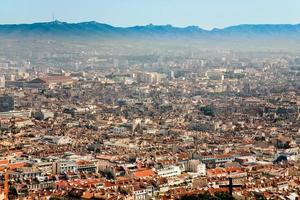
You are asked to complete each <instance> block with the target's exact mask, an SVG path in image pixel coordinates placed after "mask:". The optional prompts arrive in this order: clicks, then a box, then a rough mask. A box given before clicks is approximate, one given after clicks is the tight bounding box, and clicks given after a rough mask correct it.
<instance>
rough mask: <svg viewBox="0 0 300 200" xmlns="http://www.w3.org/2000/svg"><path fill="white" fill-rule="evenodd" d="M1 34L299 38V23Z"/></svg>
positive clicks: (76, 26) (18, 29) (67, 27)
mask: <svg viewBox="0 0 300 200" xmlns="http://www.w3.org/2000/svg"><path fill="white" fill-rule="evenodd" d="M0 35H1V36H2V37H4V36H6V37H30V36H35V37H36V36H39V37H43V36H56V37H64V36H75V37H82V36H85V37H86V36H91V37H162V38H163V37H171V38H172V37H188V38H194V37H195V38H198V37H200V38H206V37H208V38H211V37H242V38H252V37H279V38H285V37H297V38H300V24H297V25H290V24H274V25H270V24H265V25H237V26H231V27H227V28H224V29H213V30H204V29H201V28H199V27H197V26H189V27H185V28H179V27H174V26H171V25H152V24H150V25H146V26H133V27H126V28H123V27H114V26H111V25H108V24H102V23H98V22H94V21H91V22H82V23H66V22H60V21H53V22H44V23H33V24H8V25H0Z"/></svg>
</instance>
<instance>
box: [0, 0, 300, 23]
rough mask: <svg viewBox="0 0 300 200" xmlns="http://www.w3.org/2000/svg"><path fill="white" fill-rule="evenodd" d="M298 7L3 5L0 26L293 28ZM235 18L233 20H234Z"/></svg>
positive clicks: (11, 1) (176, 0)
mask: <svg viewBox="0 0 300 200" xmlns="http://www.w3.org/2000/svg"><path fill="white" fill-rule="evenodd" d="M299 6H300V2H295V1H292V0H288V1H276V2H274V1H271V0H264V1H258V0H255V1H251V2H250V1H249V2H245V1H243V2H241V1H238V0H228V1H226V2H225V1H224V2H220V1H217V0H213V1H204V0H201V1H196V0H188V1H184V2H183V1H180V0H172V1H171V0H165V1H158V0H153V1H145V0H142V1H137V0H128V1H120V0H114V1H104V0H100V1H96V0H89V1H82V0H78V1H76V2H74V1H70V0H64V1H58V0H52V1H49V0H44V1H42V2H41V1H37V0H26V1H22V2H20V1H16V0H3V1H1V2H0V13H1V15H0V24H20V23H34V22H46V21H52V20H53V19H57V20H59V21H65V22H71V23H72V22H83V21H97V22H101V23H106V24H111V25H113V26H121V27H128V26H134V25H145V24H150V23H153V24H159V25H160V24H161V25H164V24H171V25H174V26H179V27H186V26H189V25H196V26H199V27H201V28H205V29H212V28H224V27H227V26H232V25H238V24H298V23H300V13H299V12H298V10H297V8H298V7H299ZM236 16H238V17H236Z"/></svg>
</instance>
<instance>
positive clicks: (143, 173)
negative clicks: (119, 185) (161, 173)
mask: <svg viewBox="0 0 300 200" xmlns="http://www.w3.org/2000/svg"><path fill="white" fill-rule="evenodd" d="M133 175H134V176H136V177H139V178H144V177H149V176H154V175H155V173H154V171H153V170H152V169H146V170H141V171H136V172H135V173H134V174H133Z"/></svg>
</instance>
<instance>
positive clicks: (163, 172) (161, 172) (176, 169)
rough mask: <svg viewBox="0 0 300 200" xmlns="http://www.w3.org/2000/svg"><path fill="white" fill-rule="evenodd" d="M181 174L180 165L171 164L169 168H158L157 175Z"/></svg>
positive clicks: (171, 175) (170, 175)
mask: <svg viewBox="0 0 300 200" xmlns="http://www.w3.org/2000/svg"><path fill="white" fill-rule="evenodd" d="M180 174H181V169H180V167H178V166H169V167H167V168H163V169H159V170H157V175H158V176H161V177H173V176H178V175H180Z"/></svg>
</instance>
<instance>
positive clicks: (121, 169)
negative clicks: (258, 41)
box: [0, 41, 300, 200]
mask: <svg viewBox="0 0 300 200" xmlns="http://www.w3.org/2000/svg"><path fill="white" fill-rule="evenodd" d="M50 42H51V41H50ZM48 43H49V42H48ZM64 50H65V49H64ZM119 50H120V49H119ZM54 51H56V50H54ZM65 51H66V50H65ZM80 51H82V52H79V53H75V55H74V51H72V54H69V53H68V51H66V52H64V53H59V54H58V53H55V52H54V53H52V52H48V53H44V54H43V52H38V53H36V52H33V53H32V52H30V51H29V52H26V53H28V54H29V55H30V56H23V55H22V56H20V57H16V56H14V55H11V54H9V51H7V52H5V51H2V53H1V57H0V70H1V78H0V87H1V88H0V131H1V136H0V155H1V159H0V171H1V174H2V175H1V179H2V181H1V185H0V187H1V191H2V193H1V195H2V197H1V198H4V196H5V195H7V194H8V196H9V198H10V199H126V200H130V199H132V200H144V199H145V200H146V199H184V198H187V197H188V196H190V197H192V196H194V197H195V196H197V195H212V196H213V197H215V198H216V199H296V198H298V197H299V191H300V176H299V175H300V174H299V173H300V171H299V167H300V162H299V158H300V151H299V145H300V129H299V122H300V121H299V119H300V113H299V106H300V96H299V94H300V81H299V80H300V57H298V56H297V55H295V54H292V53H285V52H279V53H278V52H265V53H262V52H257V53H256V52H234V51H229V50H216V51H193V52H191V51H188V50H186V49H183V50H181V51H180V49H177V50H176V51H165V52H167V53H166V54H165V55H163V54H162V53H161V52H159V51H160V50H157V51H152V52H151V53H150V54H145V53H144V54H142V53H141V54H140V55H137V54H136V53H132V55H130V54H131V52H129V53H125V52H116V51H115V49H114V48H111V49H107V48H105V51H106V52H108V51H110V52H112V53H111V54H110V55H104V54H101V53H99V52H97V51H92V50H91V51H89V50H86V49H85V50H84V51H83V50H80ZM162 51H163V50H162ZM103 52H104V51H103ZM113 52H115V53H113ZM168 52H169V53H168ZM170 52H171V53H170ZM218 195H227V196H226V198H221V197H220V198H217V196H218Z"/></svg>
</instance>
